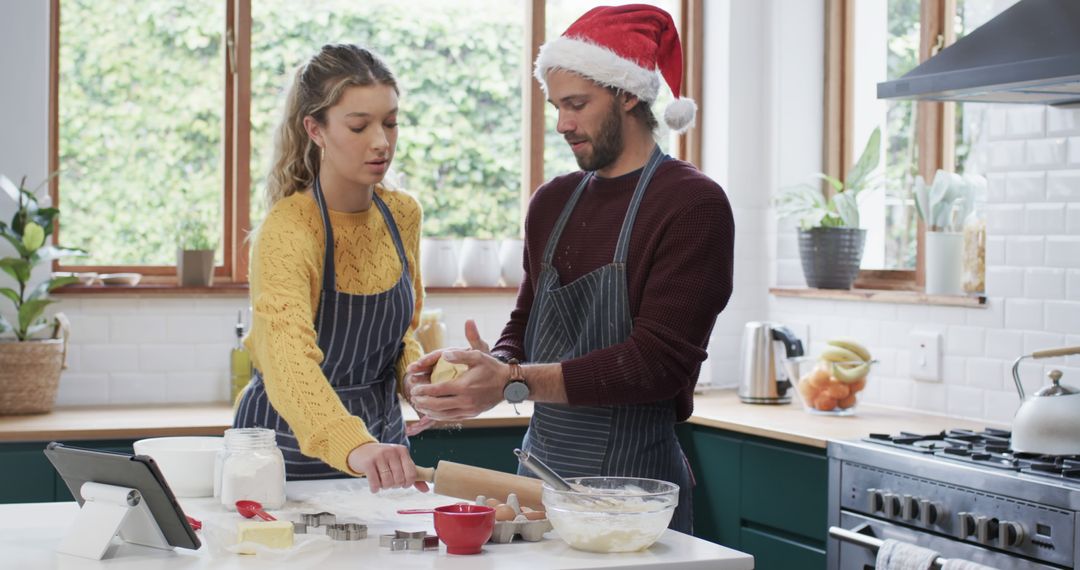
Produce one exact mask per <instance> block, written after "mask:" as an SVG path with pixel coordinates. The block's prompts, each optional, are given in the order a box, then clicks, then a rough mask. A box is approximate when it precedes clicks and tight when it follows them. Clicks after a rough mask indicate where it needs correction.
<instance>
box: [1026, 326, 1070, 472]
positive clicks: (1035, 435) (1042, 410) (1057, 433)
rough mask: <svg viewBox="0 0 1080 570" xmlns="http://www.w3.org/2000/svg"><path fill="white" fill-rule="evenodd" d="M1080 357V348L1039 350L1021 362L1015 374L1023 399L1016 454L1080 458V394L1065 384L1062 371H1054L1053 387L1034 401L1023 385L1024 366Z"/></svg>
mask: <svg viewBox="0 0 1080 570" xmlns="http://www.w3.org/2000/svg"><path fill="white" fill-rule="evenodd" d="M1072 354H1080V346H1071V347H1066V348H1055V349H1050V350H1039V351H1036V352H1033V353H1031V354H1027V355H1024V356H1021V357H1020V358H1017V359H1016V361H1015V362H1013V367H1012V374H1013V380H1014V381H1015V382H1016V391H1017V393H1019V395H1020V402H1021V404H1020V409H1018V410H1017V411H1016V417H1015V418H1014V419H1013V425H1012V442H1011V447H1012V449H1013V451H1022V452H1024V453H1038V454H1042V455H1080V390H1077V389H1076V388H1073V387H1071V386H1066V385H1064V384H1062V383H1061V376H1062V374H1061V371H1060V370H1051V371H1050V372H1049V373H1048V374H1047V376H1049V377H1050V385H1049V386H1045V387H1043V388H1042V389H1041V390H1039V391H1038V392H1036V393H1035V395H1034V396H1032V397H1030V398H1025V397H1024V386H1023V384H1021V383H1020V362H1021V361H1023V360H1024V359H1025V358H1050V357H1052V356H1068V355H1072Z"/></svg>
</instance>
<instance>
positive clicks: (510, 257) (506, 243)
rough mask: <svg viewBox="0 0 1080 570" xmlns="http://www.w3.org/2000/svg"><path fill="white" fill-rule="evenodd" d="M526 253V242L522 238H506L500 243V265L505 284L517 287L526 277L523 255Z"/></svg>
mask: <svg viewBox="0 0 1080 570" xmlns="http://www.w3.org/2000/svg"><path fill="white" fill-rule="evenodd" d="M524 253H525V242H524V241H523V240H520V239H516V238H515V239H504V240H503V241H502V244H500V245H499V266H501V267H502V280H503V285H505V286H507V287H517V286H518V285H521V280H522V279H523V278H524V277H525V268H524V267H522V260H521V256H522V255H523V254H524Z"/></svg>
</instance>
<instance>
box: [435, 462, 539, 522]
mask: <svg viewBox="0 0 1080 570" xmlns="http://www.w3.org/2000/svg"><path fill="white" fill-rule="evenodd" d="M416 473H417V475H418V476H419V478H420V479H423V480H424V481H427V482H429V483H434V484H435V488H434V491H435V492H436V493H438V494H440V495H446V496H448V497H456V498H458V499H464V500H466V501H475V500H476V497H477V495H484V496H485V497H488V498H495V499H498V500H499V502H502V501H505V500H506V496H507V495H509V494H510V493H516V494H517V497H518V502H519V503H520V504H521V505H522V506H524V507H529V508H530V509H534V510H537V511H542V510H544V503H543V502H542V501H541V500H540V492H541V490H542V489H543V485H544V484H543V483H542V482H540V480H539V479H532V478H530V477H522V476H520V475H511V474H510V473H503V472H502V471H495V470H493V469H484V468H483V467H473V466H472V465H462V464H461V463H454V462H452V461H440V462H439V464H438V465H437V466H436V467H435V468H431V467H420V466H417V467H416Z"/></svg>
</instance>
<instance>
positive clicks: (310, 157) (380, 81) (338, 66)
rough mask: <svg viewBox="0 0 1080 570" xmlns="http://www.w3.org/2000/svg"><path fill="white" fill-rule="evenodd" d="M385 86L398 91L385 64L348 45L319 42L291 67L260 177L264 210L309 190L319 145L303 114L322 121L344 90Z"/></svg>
mask: <svg viewBox="0 0 1080 570" xmlns="http://www.w3.org/2000/svg"><path fill="white" fill-rule="evenodd" d="M371 85H387V86H390V87H393V88H394V92H395V93H398V94H399V95H400V92H399V90H398V86H397V80H396V79H395V78H394V74H393V73H392V72H391V71H390V68H389V67H387V66H386V64H385V63H383V61H382V59H381V58H379V56H377V55H375V54H374V53H372V52H371V51H370V50H367V49H365V48H362V47H360V46H356V45H353V44H328V45H324V46H323V47H322V49H321V50H319V53H317V54H315V55H314V56H313V57H312V58H311V59H310V60H308V62H307V63H305V64H303V65H301V66H300V67H299V68H297V70H296V75H295V76H294V78H293V81H292V83H291V84H290V85H289V88H288V92H287V94H286V97H285V112H284V115H283V117H282V119H281V123H280V124H279V125H278V127H277V130H276V131H275V134H274V154H273V157H272V159H271V163H270V164H271V167H270V173H269V174H268V175H267V179H266V209H267V211H269V210H270V209H271V208H272V207H273V206H274V204H275V203H277V202H278V201H279V200H281V199H282V198H286V197H288V196H291V195H293V194H295V193H296V192H299V191H302V190H305V189H307V188H310V187H311V186H312V185H313V184H314V183H315V178H316V177H317V176H318V175H319V162H320V156H319V152H320V149H319V146H318V145H316V144H315V142H314V141H312V140H311V138H310V137H309V136H308V134H307V131H306V130H305V129H304V117H307V116H309V115H310V116H311V117H313V118H314V119H315V120H316V121H318V122H319V124H320V125H325V124H326V110H327V109H328V108H330V107H333V106H334V105H335V104H336V103H337V102H338V101H339V100H340V99H341V95H342V93H343V92H344V91H345V88H347V87H352V86H361V87H366V86H371Z"/></svg>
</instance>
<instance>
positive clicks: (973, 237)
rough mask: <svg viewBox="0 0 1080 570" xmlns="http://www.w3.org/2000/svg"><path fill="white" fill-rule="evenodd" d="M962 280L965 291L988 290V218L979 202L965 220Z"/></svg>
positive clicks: (978, 291) (980, 291) (974, 292)
mask: <svg viewBox="0 0 1080 570" xmlns="http://www.w3.org/2000/svg"><path fill="white" fill-rule="evenodd" d="M962 280H963V284H964V292H965V293H972V294H977V293H983V292H985V291H986V219H985V217H984V216H983V212H982V208H980V206H979V204H978V203H976V204H975V208H974V209H973V210H972V211H971V213H970V214H968V216H967V218H966V219H965V220H964V263H963V274H962Z"/></svg>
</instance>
